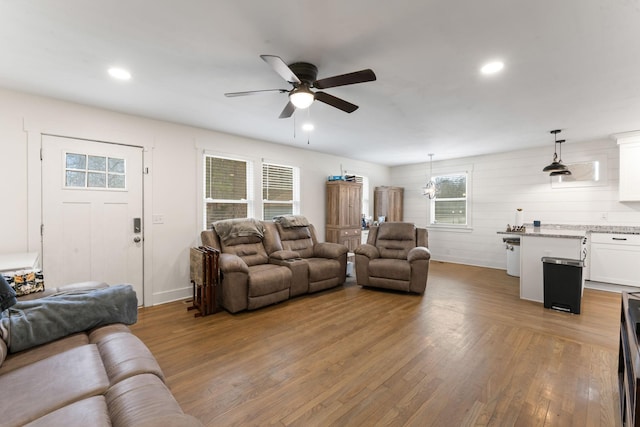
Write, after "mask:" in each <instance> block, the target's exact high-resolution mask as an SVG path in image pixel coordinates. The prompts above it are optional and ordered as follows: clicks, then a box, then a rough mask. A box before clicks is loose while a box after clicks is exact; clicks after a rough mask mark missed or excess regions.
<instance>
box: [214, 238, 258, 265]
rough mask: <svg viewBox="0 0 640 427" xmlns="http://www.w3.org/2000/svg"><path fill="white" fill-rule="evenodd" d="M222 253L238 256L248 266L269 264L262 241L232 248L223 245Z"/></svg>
mask: <svg viewBox="0 0 640 427" xmlns="http://www.w3.org/2000/svg"><path fill="white" fill-rule="evenodd" d="M222 252H224V253H227V254H232V255H237V256H239V257H240V258H242V260H243V261H244V262H245V263H246V264H247V265H248V266H252V265H259V264H267V263H268V262H269V255H268V254H267V251H266V250H265V249H264V246H263V245H262V241H260V242H259V243H247V244H241V245H232V246H227V245H225V244H224V243H223V244H222Z"/></svg>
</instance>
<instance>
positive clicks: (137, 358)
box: [92, 332, 164, 385]
mask: <svg viewBox="0 0 640 427" xmlns="http://www.w3.org/2000/svg"><path fill="white" fill-rule="evenodd" d="M92 344H96V345H97V346H98V351H100V356H101V357H102V363H103V364H104V368H105V370H106V372H107V376H108V377H109V381H110V383H111V385H113V384H116V383H118V382H120V381H122V380H123V379H125V378H129V377H131V376H133V375H138V374H143V373H149V374H154V375H156V376H157V377H158V378H160V379H161V380H163V381H164V375H163V373H162V370H161V369H160V366H158V362H157V361H156V359H155V358H154V357H153V355H152V354H151V352H150V351H149V349H148V348H147V347H146V346H145V345H144V344H143V343H142V341H140V339H139V338H138V337H136V336H135V335H133V334H131V333H128V332H113V333H111V334H108V335H103V336H100V339H98V340H96V341H93V340H92Z"/></svg>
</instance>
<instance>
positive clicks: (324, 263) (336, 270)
mask: <svg viewBox="0 0 640 427" xmlns="http://www.w3.org/2000/svg"><path fill="white" fill-rule="evenodd" d="M307 263H308V265H309V282H319V281H321V280H327V279H331V278H336V279H338V277H340V262H339V261H337V260H335V259H326V258H309V259H308V260H307Z"/></svg>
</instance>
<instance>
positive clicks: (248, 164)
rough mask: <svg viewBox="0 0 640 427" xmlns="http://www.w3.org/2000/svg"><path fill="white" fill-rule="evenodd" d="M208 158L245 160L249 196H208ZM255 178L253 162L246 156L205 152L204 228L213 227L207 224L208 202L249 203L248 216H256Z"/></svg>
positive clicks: (203, 166) (203, 180) (203, 185)
mask: <svg viewBox="0 0 640 427" xmlns="http://www.w3.org/2000/svg"><path fill="white" fill-rule="evenodd" d="M207 158H217V159H224V160H232V161H237V162H244V163H245V164H246V169H245V172H246V183H247V184H246V185H247V188H246V194H247V198H246V199H237V200H236V199H213V198H208V197H206V191H207V174H206V171H207ZM253 180H254V173H253V162H252V161H251V160H249V159H246V158H241V157H235V156H224V155H219V154H215V153H208V152H206V151H205V152H204V154H203V156H202V199H203V205H202V222H203V226H204V229H208V228H211V224H207V204H209V203H239V204H246V205H247V217H248V218H251V217H254V201H253V188H254V187H253Z"/></svg>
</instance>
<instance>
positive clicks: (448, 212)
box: [429, 172, 469, 226]
mask: <svg viewBox="0 0 640 427" xmlns="http://www.w3.org/2000/svg"><path fill="white" fill-rule="evenodd" d="M467 178H468V174H467V173H466V172H465V173H453V174H448V175H439V176H434V177H433V180H434V182H435V184H436V198H435V199H431V208H430V209H429V211H430V216H431V218H430V220H429V223H430V224H432V225H447V226H467V225H469V219H468V204H467V202H468V199H467V194H468V193H467V181H468V179H467Z"/></svg>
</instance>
